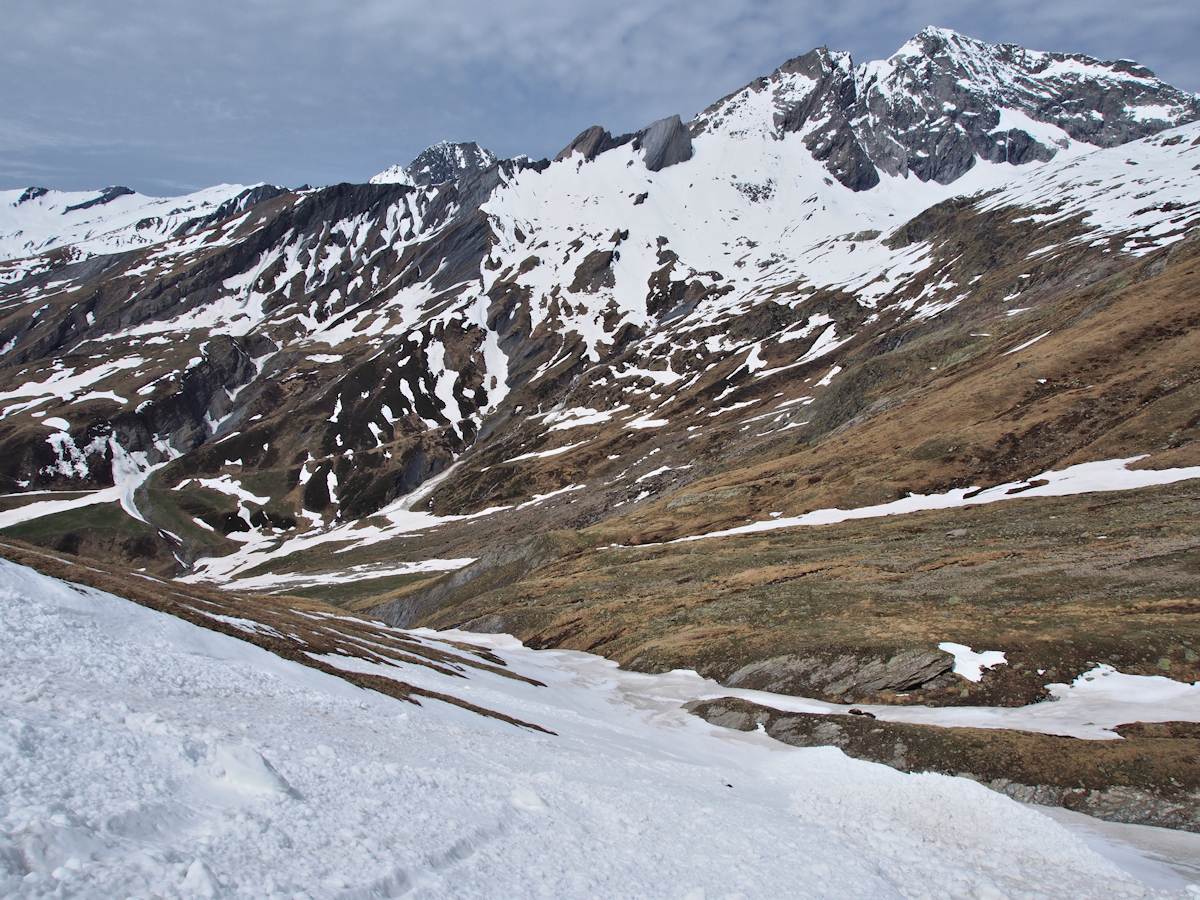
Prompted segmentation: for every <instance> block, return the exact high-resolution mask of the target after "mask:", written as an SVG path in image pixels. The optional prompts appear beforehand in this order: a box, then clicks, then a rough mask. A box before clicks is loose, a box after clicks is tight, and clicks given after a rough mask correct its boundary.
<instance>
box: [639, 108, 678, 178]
mask: <svg viewBox="0 0 1200 900" xmlns="http://www.w3.org/2000/svg"><path fill="white" fill-rule="evenodd" d="M634 146H635V147H637V148H638V149H640V150H642V151H643V158H644V160H645V162H646V168H647V169H649V170H650V171H651V172H658V171H661V170H662V169H665V168H667V166H673V165H675V164H676V163H681V162H686V161H687V160H689V159H691V158H692V136H691V135H690V134H689V133H688V130H687V128H685V127H684V124H683V122H682V121H681V120H680V118H679V116H668V117H667V118H665V119H659V120H658V121H657V122H654V123H652V124H651V125H650V126H649V127H647V128H646V129H645V130H644V131H643V132H642V133H641V134H639V135H638V138H637V140H636V141H635V142H634Z"/></svg>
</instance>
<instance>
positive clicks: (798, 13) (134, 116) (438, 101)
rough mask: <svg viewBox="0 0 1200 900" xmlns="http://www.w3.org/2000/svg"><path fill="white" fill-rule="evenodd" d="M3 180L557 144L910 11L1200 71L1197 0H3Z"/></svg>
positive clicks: (375, 167)
mask: <svg viewBox="0 0 1200 900" xmlns="http://www.w3.org/2000/svg"><path fill="white" fill-rule="evenodd" d="M0 21H3V23H4V27H3V35H4V38H3V39H4V50H3V52H2V53H0V101H2V102H0V188H13V187H26V186H29V185H44V186H47V187H52V188H61V189H71V190H79V189H91V188H97V187H103V186H105V185H110V184H124V185H128V186H130V187H132V188H134V189H136V190H140V191H142V192H144V193H149V194H178V193H183V192H187V191H190V190H195V189H197V188H199V187H203V186H206V185H210V184H216V183H221V182H230V183H243V184H251V183H256V182H260V181H268V182H272V183H275V184H283V185H289V186H296V185H299V184H305V183H308V184H329V183H334V182H338V181H364V180H366V179H367V178H369V177H370V176H371V175H372V174H374V173H375V172H378V171H380V170H381V169H384V168H387V167H388V166H389V165H392V164H393V163H396V162H402V163H403V162H408V161H409V160H410V159H412V157H414V156H415V155H416V154H417V153H419V152H420V151H421V150H422V149H423V148H425V147H426V146H428V145H430V144H432V143H435V142H437V141H439V140H442V139H448V140H476V141H478V142H479V143H481V144H483V145H484V146H486V147H488V148H490V149H491V150H493V151H494V152H496V153H497V154H500V155H502V156H512V155H516V154H519V153H527V154H529V155H530V156H533V157H541V156H552V155H553V154H554V153H556V152H557V151H558V150H559V149H561V148H562V147H563V146H565V145H566V144H567V143H568V142H569V141H570V139H571V138H572V137H574V136H575V135H576V134H577V133H578V132H580V131H581V130H582V129H584V128H586V127H587V126H589V125H592V124H602V125H604V126H605V127H607V128H609V129H610V130H612V131H614V132H619V131H628V130H634V129H637V128H640V127H642V126H643V125H646V124H648V123H649V122H651V121H653V120H655V119H658V118H661V117H663V116H666V115H670V114H672V113H679V114H680V115H682V116H683V117H684V118H685V119H687V118H689V117H690V116H691V115H693V114H695V113H696V112H698V111H699V110H701V109H703V108H704V107H705V106H707V105H708V104H709V103H711V102H712V101H714V100H716V99H718V98H719V97H722V96H724V95H725V94H727V93H729V92H731V91H733V90H736V89H737V88H739V87H741V86H742V85H744V84H746V83H747V82H749V81H751V80H752V79H754V78H755V77H757V76H759V75H764V74H767V73H769V72H770V71H771V70H773V69H774V68H775V67H776V66H778V65H779V64H780V63H782V62H783V61H784V60H786V59H788V58H790V57H793V56H797V55H799V54H801V53H804V52H806V51H808V50H810V49H812V48H813V47H816V46H821V45H825V46H828V47H831V48H835V49H840V50H849V51H850V52H852V53H853V54H854V57H855V59H856V60H858V61H863V60H867V59H876V58H882V57H886V56H888V55H890V54H891V53H892V52H894V51H895V50H896V49H897V48H898V47H899V46H900V45H901V44H903V43H904V42H905V40H907V39H908V38H909V37H910V36H912V35H913V34H915V33H916V32H917V31H919V30H920V29H921V28H922V27H923V26H925V25H940V26H945V27H949V28H954V29H956V30H958V31H961V32H964V33H966V34H970V35H973V36H975V37H979V38H983V39H985V40H989V41H996V42H1001V41H1003V42H1012V43H1017V44H1021V45H1023V46H1026V47H1031V48H1034V49H1039V50H1068V51H1076V52H1083V53H1089V54H1091V55H1093V56H1099V57H1101V58H1106V59H1114V58H1131V59H1136V60H1138V61H1139V62H1141V63H1143V64H1144V65H1146V66H1148V67H1150V68H1151V69H1153V70H1154V71H1155V72H1156V73H1157V74H1158V75H1159V76H1160V77H1162V78H1163V79H1164V80H1166V81H1168V82H1171V83H1173V84H1175V85H1176V86H1177V87H1180V88H1184V89H1186V90H1191V91H1200V54H1198V53H1197V52H1196V49H1195V48H1196V39H1197V38H1198V37H1200V2H1196V0H1137V2H1136V3H1130V2H1129V0H1004V2H1003V3H996V2H995V0H988V2H975V0H957V2H953V0H836V2H829V0H819V2H816V0H791V2H786V0H640V2H631V3H605V2H602V0H555V2H543V0H499V2H497V0H492V2H479V0H436V2H434V3H428V2H409V0H340V2H338V0H236V2H235V0H206V2H196V0H54V2H47V0H0Z"/></svg>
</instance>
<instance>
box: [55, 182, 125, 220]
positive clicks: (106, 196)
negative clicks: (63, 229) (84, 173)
mask: <svg viewBox="0 0 1200 900" xmlns="http://www.w3.org/2000/svg"><path fill="white" fill-rule="evenodd" d="M132 193H133V191H132V190H131V189H130V188H127V187H125V186H123V185H114V186H113V187H106V188H105V189H104V190H102V191H101V192H100V193H99V194H98V195H97V196H95V197H93V198H92V199H91V200H85V201H83V203H76V204H75V205H74V206H68V207H67V208H66V209H64V210H63V213H64V214H66V213H69V212H75V211H76V210H81V209H91V208H92V207H93V206H103V205H104V204H105V203H111V202H112V201H113V200H116V199H117V198H118V197H125V196H127V195H129V194H132Z"/></svg>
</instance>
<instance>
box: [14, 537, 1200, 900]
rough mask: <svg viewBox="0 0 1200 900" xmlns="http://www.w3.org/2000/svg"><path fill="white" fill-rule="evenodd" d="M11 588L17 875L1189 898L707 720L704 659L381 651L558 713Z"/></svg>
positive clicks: (628, 892) (19, 884)
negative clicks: (671, 666) (518, 719)
mask: <svg viewBox="0 0 1200 900" xmlns="http://www.w3.org/2000/svg"><path fill="white" fill-rule="evenodd" d="M0 611H2V615H0V629H2V630H3V633H4V645H5V647H6V652H5V654H4V655H3V656H2V657H0V659H2V662H0V666H2V667H3V677H2V678H0V709H2V714H0V779H2V783H3V784H4V786H5V790H4V792H3V794H0V894H3V895H5V896H23V897H38V896H97V897H100V896H103V897H113V896H171V897H211V896H230V897H243V896H244V897H342V898H365V897H387V896H399V895H403V894H412V895H416V896H422V897H442V896H455V897H497V896H508V897H516V896H522V897H527V896H544V897H595V896H656V897H657V896H663V897H702V896H708V897H715V896H747V897H749V896H754V897H779V896H827V897H872V898H876V897H929V896H955V897H1001V896H1014V895H1022V896H1105V897H1145V896H1159V895H1162V894H1160V893H1158V891H1157V889H1156V888H1163V887H1165V888H1167V889H1168V890H1170V891H1172V892H1173V893H1174V895H1175V896H1186V894H1185V890H1186V888H1185V881H1184V879H1183V878H1182V877H1181V876H1179V875H1178V874H1177V873H1175V872H1173V871H1172V870H1171V869H1169V868H1168V867H1167V866H1164V865H1162V864H1160V863H1156V862H1155V861H1154V860H1153V859H1151V858H1150V854H1147V853H1143V852H1141V851H1138V850H1137V849H1136V848H1134V847H1133V846H1132V845H1128V844H1120V849H1121V850H1122V854H1117V853H1112V852H1109V851H1110V850H1111V842H1106V843H1103V844H1097V842H1096V841H1094V840H1093V841H1092V843H1093V844H1094V845H1096V846H1097V847H1098V849H1099V850H1100V851H1101V852H1104V853H1106V854H1107V855H1108V856H1110V857H1111V858H1106V856H1104V855H1101V852H1097V850H1096V849H1092V848H1091V847H1089V846H1088V845H1087V844H1086V843H1085V842H1084V840H1082V839H1081V838H1079V837H1076V836H1075V834H1073V833H1072V832H1071V831H1069V830H1068V829H1067V828H1064V827H1063V826H1062V825H1060V824H1057V823H1056V822H1054V821H1052V820H1051V819H1050V818H1049V817H1047V816H1045V815H1043V814H1042V813H1040V812H1038V811H1036V810H1035V809H1033V808H1029V807H1023V806H1021V805H1019V804H1017V803H1015V802H1013V801H1011V800H1009V799H1007V798H1005V797H1003V796H1001V795H999V794H996V793H993V792H991V791H989V790H987V789H986V788H984V787H982V786H980V785H977V784H974V783H972V782H969V781H966V780H961V779H955V778H950V777H946V776H941V775H905V774H901V773H899V772H896V771H894V770H892V769H889V768H887V767H884V766H879V765H874V764H870V763H864V762H860V761H855V760H851V759H848V758H847V757H845V756H843V755H842V754H841V753H840V752H839V751H837V750H833V749H810V750H798V749H795V748H790V747H786V746H784V745H782V744H779V743H776V742H774V741H772V740H771V739H769V738H767V737H766V736H765V735H762V734H759V733H749V734H745V733H741V732H734V731H729V730H725V729H720V728H717V727H715V726H712V725H709V724H707V723H705V722H703V721H701V720H700V719H698V718H695V717H692V716H690V715H688V714H686V713H685V712H683V711H682V710H680V709H679V705H678V704H679V701H680V693H681V689H680V685H681V684H685V683H686V680H687V676H686V673H672V675H670V676H648V675H636V674H632V673H625V672H621V671H619V670H618V669H617V668H616V667H615V665H614V664H612V663H609V662H606V661H604V660H602V659H599V658H598V657H593V656H589V655H588V654H582V653H572V652H565V651H562V652H560V651H548V652H547V651H530V650H526V649H524V648H521V647H520V645H519V644H517V643H516V642H515V641H514V640H512V639H511V638H504V637H502V636H490V637H485V638H483V639H482V640H483V641H484V642H486V643H487V644H488V645H489V646H492V647H495V648H496V649H497V651H498V652H499V653H500V654H501V655H502V656H503V657H504V658H506V659H507V660H508V661H509V663H510V665H511V666H512V667H513V668H514V669H516V670H517V671H520V672H521V673H523V674H525V675H528V676H531V677H534V678H537V679H539V680H540V681H542V682H544V683H545V685H546V686H545V687H536V686H533V685H529V684H524V683H520V682H516V681H514V680H511V679H505V678H499V677H497V676H492V675H490V674H488V673H474V674H472V677H471V678H470V679H469V680H467V679H460V678H448V677H444V676H440V675H438V674H437V673H436V672H433V671H432V670H429V669H420V671H419V672H418V671H417V668H418V667H404V666H401V667H398V668H396V667H383V666H380V667H379V668H380V670H383V669H389V670H390V673H391V675H392V677H397V678H406V679H409V680H411V681H414V682H415V680H416V678H417V677H420V678H422V679H424V680H425V681H426V682H429V681H433V682H436V683H437V684H438V687H439V688H441V689H445V690H454V691H455V692H457V693H458V694H459V695H460V696H463V697H466V698H467V699H470V700H471V701H472V702H475V703H479V704H482V705H490V707H491V708H500V709H502V710H503V711H505V712H509V713H512V714H516V715H520V716H522V717H524V718H525V719H527V720H529V721H535V722H538V723H539V724H541V725H543V726H546V727H549V728H551V729H553V730H554V731H555V732H557V734H555V735H548V734H540V733H535V732H531V731H529V730H526V729H521V728H518V727H515V726H513V725H509V724H507V723H504V722H501V721H498V720H493V719H485V718H482V717H480V716H477V715H474V714H472V713H469V712H467V711H464V710H462V709H459V708H457V707H452V706H449V705H443V704H441V703H439V702H436V701H428V702H427V703H426V705H424V706H420V707H418V706H413V705H409V704H406V703H404V702H402V701H399V700H395V699H392V698H389V697H386V696H383V695H381V694H377V693H374V692H370V691H365V690H361V689H358V688H356V687H353V686H351V685H350V684H349V683H346V682H343V681H341V680H339V679H337V678H335V677H332V676H329V675H326V674H323V673H320V672H317V671H315V670H311V669H307V668H305V667H303V666H300V665H299V664H297V663H293V662H290V661H285V660H283V659H281V658H278V657H276V656H273V655H271V654H269V653H268V652H266V651H264V650H261V649H259V648H257V647H254V646H252V645H250V644H247V643H244V642H242V641H239V640H236V639H234V638H231V637H228V636H224V635H220V634H216V633H213V632H209V631H205V630H204V629H201V628H198V627H196V626H193V625H191V624H188V623H186V622H183V621H182V620H179V619H175V618H173V617H171V616H168V615H165V614H162V613H157V612H154V611H151V610H148V609H145V608H143V607H139V606H136V605H134V604H132V603H130V602H128V601H125V600H122V599H120V598H117V597H114V596H112V595H109V594H105V593H102V592H100V591H96V590H92V589H88V588H79V587H75V586H72V585H69V584H66V583H64V582H61V581H56V580H55V579H51V578H48V577H45V576H42V575H40V574H38V573H36V572H34V571H32V570H30V569H27V568H24V567H21V566H17V565H15V564H13V563H10V562H7V561H2V560H0ZM413 634H415V635H416V636H417V637H419V638H420V639H422V640H427V641H438V640H440V638H441V636H440V635H438V634H436V633H432V632H415V633H413ZM447 636H448V637H455V638H460V639H461V638H465V639H470V640H478V639H479V636H473V635H462V634H457V633H455V634H452V635H447ZM690 677H691V678H695V676H694V675H693V676H690ZM1116 842H1117V843H1120V842H1119V840H1117V841H1116ZM1131 860H1132V862H1131ZM1118 861H1120V862H1121V863H1122V864H1123V865H1124V866H1125V867H1124V868H1122V865H1119V864H1118ZM1133 863H1136V864H1133ZM1134 873H1136V874H1134ZM1149 875H1153V878H1152V879H1151V878H1149ZM1139 879H1141V880H1139ZM1147 881H1153V882H1154V884H1155V888H1151V887H1150V885H1149V884H1147Z"/></svg>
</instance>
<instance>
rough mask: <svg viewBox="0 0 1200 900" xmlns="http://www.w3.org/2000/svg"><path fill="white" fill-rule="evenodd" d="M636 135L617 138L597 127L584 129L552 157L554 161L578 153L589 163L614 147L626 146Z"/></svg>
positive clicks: (623, 135)
mask: <svg viewBox="0 0 1200 900" xmlns="http://www.w3.org/2000/svg"><path fill="white" fill-rule="evenodd" d="M635 137H636V135H633V134H622V135H620V136H618V137H613V136H612V135H611V134H609V133H608V131H607V130H605V129H604V128H601V127H600V126H599V125H592V126H591V127H589V128H585V129H584V130H583V131H581V132H579V134H577V135H576V136H575V139H574V140H572V141H571V143H569V144H567V146H565V147H563V148H562V150H560V151H559V152H558V154H557V155H556V156H555V157H554V159H555V160H556V161H557V160H560V159H566V158H567V157H568V156H571V155H572V154H574V153H579V154H581V155H582V156H583V158H584V159H585V160H588V161H591V160H593V159H595V158H596V157H597V156H599V155H600V154H601V153H604V152H605V151H606V150H612V149H613V148H614V147H620V146H621V145H623V144H628V143H629V142H630V141H632V140H633V139H634V138H635Z"/></svg>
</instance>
